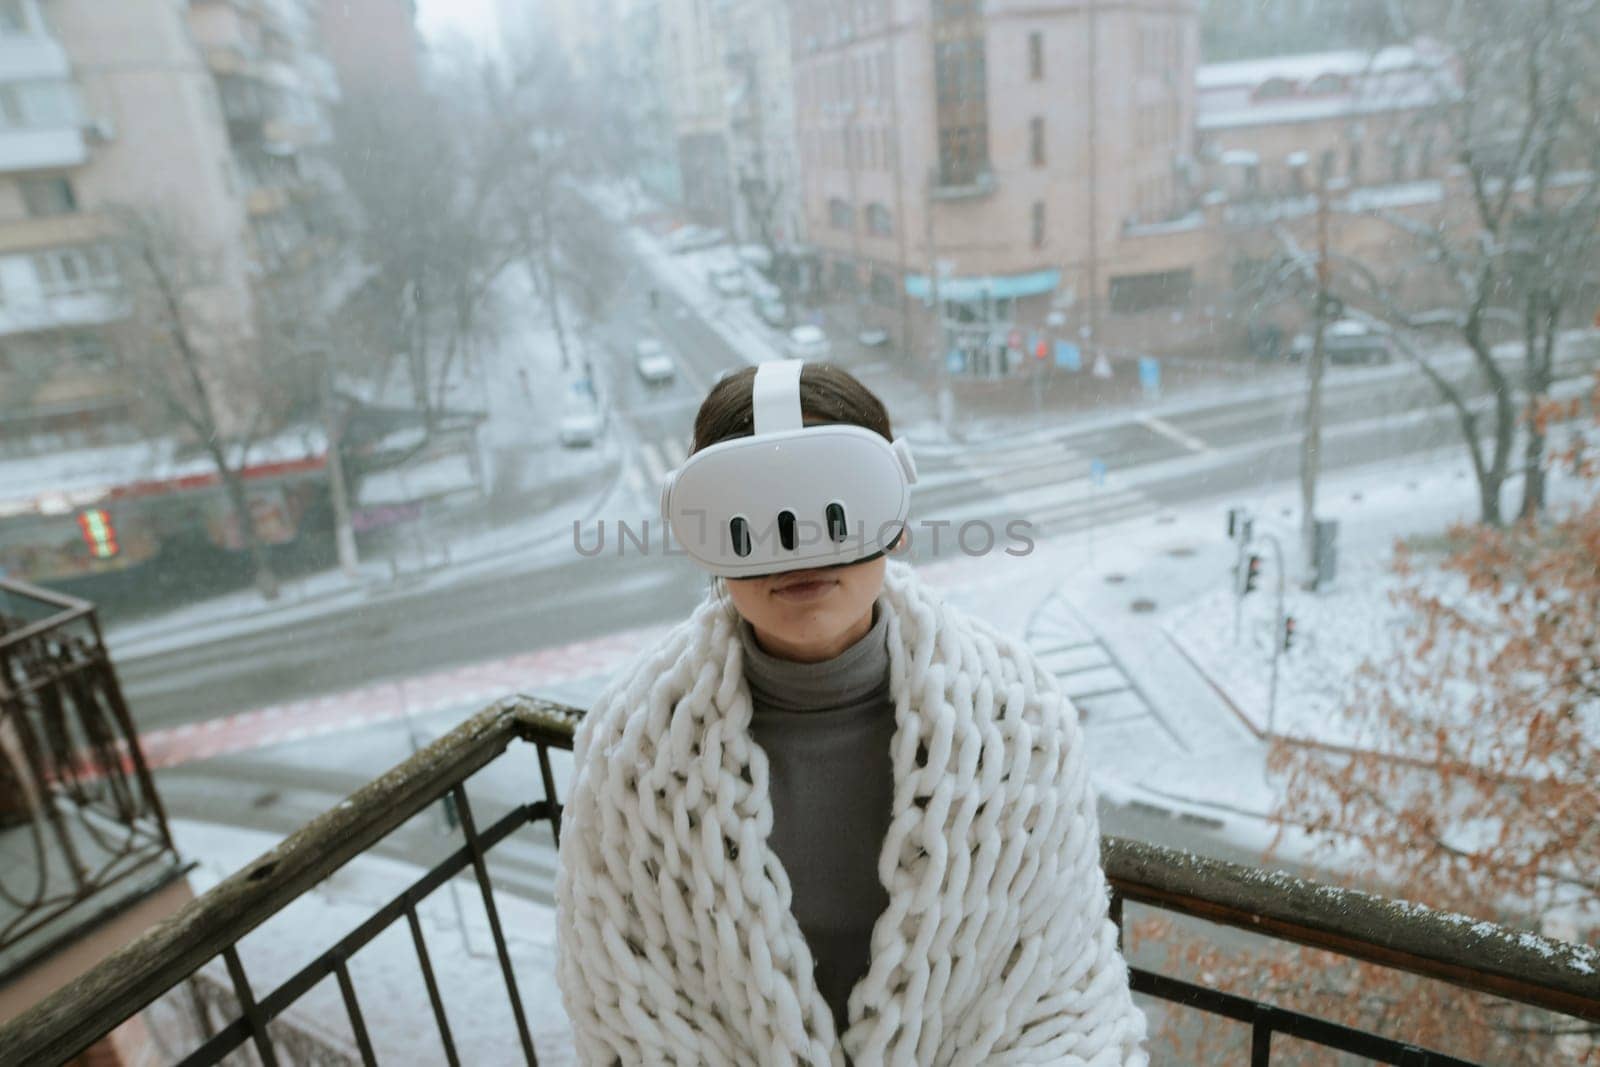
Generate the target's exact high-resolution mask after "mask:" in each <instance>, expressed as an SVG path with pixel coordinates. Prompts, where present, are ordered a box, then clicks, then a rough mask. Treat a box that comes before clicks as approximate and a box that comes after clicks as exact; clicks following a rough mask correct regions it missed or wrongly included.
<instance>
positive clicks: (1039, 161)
mask: <svg viewBox="0 0 1600 1067" xmlns="http://www.w3.org/2000/svg"><path fill="white" fill-rule="evenodd" d="M1028 158H1029V159H1031V160H1032V161H1033V165H1034V166H1036V167H1042V166H1044V119H1043V118H1042V117H1040V116H1038V115H1035V116H1034V117H1033V118H1031V119H1029V120H1028Z"/></svg>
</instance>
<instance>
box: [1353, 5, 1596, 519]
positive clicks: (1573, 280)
mask: <svg viewBox="0 0 1600 1067" xmlns="http://www.w3.org/2000/svg"><path fill="white" fill-rule="evenodd" d="M1386 12H1387V14H1388V17H1389V18H1390V20H1391V23H1392V25H1393V27H1394V36H1396V37H1399V38H1402V39H1407V40H1410V39H1415V38H1418V37H1420V36H1421V35H1423V34H1427V35H1428V36H1429V37H1431V38H1432V39H1433V40H1434V42H1435V44H1436V47H1434V48H1433V49H1432V51H1433V52H1434V53H1435V54H1436V55H1437V56H1438V59H1437V61H1436V62H1435V63H1434V64H1433V66H1432V78H1431V82H1432V92H1431V94H1430V96H1431V100H1430V102H1429V103H1428V105H1427V106H1425V107H1423V108H1421V109H1419V110H1418V112H1417V117H1416V122H1417V126H1418V130H1419V136H1422V133H1421V131H1424V130H1425V131H1427V133H1426V136H1428V137H1429V138H1434V137H1438V138H1442V141H1440V142H1438V143H1436V145H1435V147H1436V150H1437V151H1439V152H1440V153H1441V154H1442V155H1444V156H1445V157H1446V158H1447V159H1448V160H1449V161H1450V168H1449V172H1448V174H1447V177H1446V179H1445V195H1444V197H1443V199H1442V200H1441V204H1440V207H1439V209H1438V210H1437V211H1436V212H1435V213H1434V214H1433V215H1432V216H1431V217H1422V216H1419V215H1418V214H1416V213H1406V212H1401V211H1394V210H1386V209H1381V208H1379V209H1372V213H1373V214H1376V215H1377V216H1378V217H1380V218H1382V219H1384V220H1386V221H1387V222H1388V223H1389V224H1391V225H1392V227H1393V229H1394V232H1395V238H1396V239H1395V241H1394V242H1393V243H1392V244H1391V246H1390V247H1389V248H1388V249H1386V250H1385V252H1384V254H1383V256H1382V259H1381V261H1377V260H1373V261H1369V262H1355V261H1350V262H1346V263H1343V264H1341V274H1344V275H1346V276H1348V277H1349V278H1350V279H1351V291H1352V293H1353V295H1354V297H1355V303H1356V304H1357V305H1358V306H1359V308H1360V309H1361V310H1362V311H1363V312H1365V313H1367V314H1370V315H1373V316H1375V317H1377V318H1378V319H1380V320H1382V321H1383V322H1384V323H1386V324H1388V325H1389V326H1390V327H1391V328H1393V329H1394V330H1395V331H1396V338H1397V340H1398V341H1399V342H1400V344H1401V345H1402V347H1403V348H1405V349H1406V350H1407V351H1408V353H1409V354H1410V355H1411V357H1412V359H1413V360H1414V361H1415V362H1416V363H1417V364H1418V366H1419V368H1420V369H1421V370H1422V372H1423V373H1424V374H1425V375H1426V376H1427V377H1428V379H1429V380H1430V381H1431V382H1432V383H1433V384H1434V385H1435V387H1436V388H1437V389H1438V391H1439V393H1440V394H1441V396H1443V397H1444V399H1445V400H1446V401H1447V402H1448V403H1449V404H1450V405H1451V406H1452V408H1453V409H1454V411H1455V414H1456V418H1457V421H1458V423H1459V425H1460V428H1461V432H1462V435H1463V437H1464V438H1465V441H1466V444H1467V446H1468V451H1469V454H1470V457H1471V460H1472V464H1473V469H1474V471H1475V473H1476V475H1477V480H1478V486H1479V493H1480V509H1481V517H1482V521H1484V522H1485V523H1489V524H1493V525H1499V524H1500V523H1501V522H1502V521H1503V518H1502V514H1501V502H1500V497H1501V490H1502V487H1503V486H1504V484H1505V482H1506V481H1507V480H1508V479H1509V478H1510V477H1512V475H1513V474H1515V473H1521V474H1522V475H1523V476H1524V479H1525V480H1524V488H1523V497H1522V503H1521V507H1520V509H1519V514H1520V515H1521V516H1524V517H1526V516H1530V515H1536V514H1538V512H1539V511H1540V509H1541V508H1542V507H1543V504H1544V482H1545V478H1544V472H1545V464H1546V462H1547V456H1546V454H1545V452H1546V449H1545V434H1544V432H1543V426H1542V424H1541V423H1540V422H1539V421H1538V420H1537V419H1535V418H1534V417H1533V416H1534V413H1535V412H1536V411H1538V410H1539V409H1540V407H1541V405H1542V404H1543V403H1544V401H1545V400H1546V399H1547V398H1548V396H1549V393H1550V387H1551V384H1552V380H1553V368H1554V359H1555V354H1556V346H1557V342H1558V338H1559V336H1560V334H1561V332H1562V330H1564V329H1566V328H1568V327H1570V326H1572V325H1574V324H1578V323H1587V322H1588V319H1589V316H1590V314H1592V312H1593V297H1594V294H1595V293H1596V291H1597V283H1600V14H1597V9H1596V7H1595V4H1594V3H1593V0H1530V2H1526V3H1515V4H1498V3H1485V2H1482V0H1419V2H1417V3H1407V4H1398V3H1391V4H1389V5H1387V7H1386ZM1402 280H1403V282H1404V284H1402ZM1418 293H1426V294H1427V295H1428V297H1430V298H1434V297H1436V298H1437V299H1430V301H1429V302H1428V303H1427V304H1425V305H1419V303H1418V301H1417V299H1416V297H1415V294H1418ZM1423 338H1431V339H1433V340H1444V341H1449V342H1451V343H1454V344H1457V345H1463V346H1465V347H1466V348H1467V349H1469V350H1470V351H1471V353H1472V356H1473V361H1474V366H1475V369H1476V372H1477V373H1478V375H1479V376H1480V377H1481V379H1482V382H1483V385H1484V387H1485V389H1486V390H1487V392H1488V394H1489V397H1490V401H1491V403H1490V406H1489V409H1488V410H1487V411H1483V410H1479V408H1478V407H1477V406H1476V405H1475V404H1474V403H1473V402H1472V401H1471V399H1470V398H1469V397H1468V396H1467V395H1465V393H1464V392H1463V391H1462V390H1461V389H1459V388H1457V386H1456V385H1454V384H1453V383H1452V382H1451V381H1450V380H1449V379H1448V378H1447V377H1446V376H1445V375H1443V374H1440V373H1438V372H1437V371H1436V370H1435V369H1434V368H1433V367H1432V366H1431V365H1430V364H1429V362H1428V360H1427V359H1426V358H1424V357H1422V356H1421V355H1420V354H1418V351H1417V347H1416V344H1415V342H1417V341H1418V340H1420V339H1423ZM1503 343H1509V344H1511V345H1514V346H1516V347H1517V348H1518V349H1519V350H1520V351H1519V355H1518V357H1517V358H1516V359H1515V361H1514V362H1513V363H1512V364H1511V365H1510V366H1508V365H1507V362H1506V361H1505V360H1503V359H1501V360H1497V359H1496V358H1495V354H1494V349H1495V348H1496V346H1497V345H1499V344H1503ZM1519 429H1520V431H1521V433H1522V434H1523V448H1522V456H1521V460H1520V463H1519V464H1517V465H1516V468H1515V469H1514V463H1516V461H1515V460H1514V459H1513V455H1512V453H1513V450H1514V449H1515V446H1516V439H1517V435H1518V432H1519Z"/></svg>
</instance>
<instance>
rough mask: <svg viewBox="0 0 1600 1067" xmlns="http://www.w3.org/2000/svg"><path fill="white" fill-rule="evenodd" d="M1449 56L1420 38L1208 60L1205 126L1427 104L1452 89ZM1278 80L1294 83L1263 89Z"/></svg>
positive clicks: (1202, 94) (1202, 106) (1202, 100)
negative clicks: (1327, 81) (1362, 47)
mask: <svg viewBox="0 0 1600 1067" xmlns="http://www.w3.org/2000/svg"><path fill="white" fill-rule="evenodd" d="M1445 63H1446V57H1445V55H1444V53H1443V52H1441V51H1440V50H1438V49H1437V48H1433V47H1429V46H1426V45H1418V46H1396V47H1392V48H1385V49H1382V50H1380V51H1378V52H1363V51H1359V50H1347V51H1339V52H1314V53H1310V54H1306V55H1291V56H1271V57H1268V58H1266V59H1251V60H1245V61H1242V62H1238V63H1213V64H1208V65H1206V66H1202V67H1201V68H1200V69H1199V70H1198V71H1197V72H1196V75H1195V82H1196V85H1197V86H1198V88H1199V94H1198V99H1197V105H1198V116H1197V121H1198V124H1199V126H1200V128H1201V129H1222V128H1228V127H1234V126H1253V125H1263V124H1271V123H1279V122H1305V121H1310V120H1315V119H1322V118H1334V117H1338V116H1340V115H1352V114H1370V113H1374V112H1381V111H1396V110H1406V109H1410V108H1419V107H1424V106H1427V105H1428V104H1432V103H1436V102H1437V101H1439V100H1440V98H1441V97H1442V96H1443V95H1445V94H1446V93H1448V92H1449V91H1450V86H1451V75H1449V74H1447V73H1445V71H1446V67H1445ZM1328 76H1332V77H1333V78H1335V79H1337V81H1336V82H1335V83H1333V84H1334V87H1333V88H1331V89H1329V88H1326V87H1320V86H1319V88H1318V90H1317V91H1316V92H1312V91H1310V87H1311V86H1312V84H1313V83H1315V82H1317V81H1318V80H1319V79H1323V78H1325V77H1328ZM1274 81H1280V82H1286V83H1288V88H1289V91H1288V92H1287V93H1286V94H1282V95H1280V94H1273V95H1271V96H1268V97H1265V98H1262V97H1258V91H1259V90H1260V89H1261V87H1262V86H1264V85H1266V84H1267V83H1269V82H1274Z"/></svg>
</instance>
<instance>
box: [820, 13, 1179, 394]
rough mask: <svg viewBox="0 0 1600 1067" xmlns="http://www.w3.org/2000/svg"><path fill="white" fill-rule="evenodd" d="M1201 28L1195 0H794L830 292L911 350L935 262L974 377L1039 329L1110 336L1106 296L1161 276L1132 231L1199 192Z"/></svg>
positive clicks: (1005, 362)
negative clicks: (803, 0)
mask: <svg viewBox="0 0 1600 1067" xmlns="http://www.w3.org/2000/svg"><path fill="white" fill-rule="evenodd" d="M1197 38H1198V25H1197V20H1196V14H1195V5H1194V3H1193V0H1165V2H1155V3H1144V2H1131V0H1128V2H1123V0H1098V2H1090V0H1054V2H1049V3H1043V4H1039V3H1022V2H1020V0H993V2H990V3H987V4H980V3H978V2H976V0H941V2H939V3H934V4H931V5H930V4H922V3H914V2H912V0H874V2H869V3H866V4H863V5H851V6H849V7H848V8H843V9H833V10H829V9H828V8H824V7H822V6H820V5H818V6H816V7H811V6H805V7H796V9H795V25H794V29H793V40H794V57H795V78H796V89H797V99H798V104H797V116H798V126H799V139H800V149H801V158H802V167H803V171H804V175H805V178H804V189H805V211H806V219H807V228H808V233H809V235H810V239H811V242H812V244H813V245H814V246H815V247H816V249H817V251H818V254H819V256H820V257H821V259H822V261H823V263H822V266H823V278H824V284H825V287H826V288H827V289H828V290H830V291H831V292H832V293H834V294H836V295H842V296H850V295H851V294H855V301H854V302H855V303H856V305H857V307H856V311H857V313H858V315H859V318H860V319H861V320H863V321H864V322H866V323H872V324H878V325H884V326H887V327H890V328H892V329H894V330H896V331H897V332H898V333H899V334H900V335H901V336H902V338H903V339H904V341H905V343H906V345H907V346H908V347H909V348H911V349H921V348H924V347H926V346H928V345H931V344H932V339H931V337H930V335H929V332H928V331H929V328H930V319H929V316H928V314H927V311H926V310H925V309H926V307H928V306H931V301H932V289H933V285H932V284H931V283H930V275H933V276H936V281H937V287H938V290H939V298H940V301H941V303H942V304H943V306H944V312H945V316H946V319H947V322H948V327H949V331H950V347H951V349H952V352H951V353H947V358H949V359H951V360H952V361H953V364H952V365H954V366H956V367H957V369H958V371H959V372H963V373H967V374H973V375H979V376H990V375H998V374H1003V373H1006V371H1007V370H1008V369H1009V368H1010V367H1011V366H1014V365H1015V364H1016V363H1017V362H1018V361H1019V360H1020V358H1021V352H1020V349H1021V347H1023V345H1022V343H1020V342H1022V341H1023V340H1024V339H1025V338H1024V335H1025V334H1026V333H1028V332H1032V331H1035V330H1038V329H1042V328H1044V327H1046V326H1047V325H1048V326H1050V327H1051V328H1052V329H1054V330H1055V331H1056V332H1057V333H1058V334H1060V335H1064V336H1070V337H1072V338H1073V339H1074V340H1079V341H1084V340H1095V339H1101V340H1103V337H1102V336H1101V332H1102V330H1103V328H1104V324H1105V320H1106V319H1107V318H1108V317H1109V316H1110V314H1111V312H1110V306H1111V305H1112V304H1113V303H1115V304H1117V305H1118V306H1130V305H1131V304H1134V303H1137V302H1138V299H1139V297H1140V295H1141V294H1142V293H1143V292H1144V291H1145V290H1146V289H1150V288H1156V289H1159V288H1161V287H1162V286H1165V285H1168V284H1171V279H1170V278H1168V277H1167V274H1168V273H1169V271H1170V270H1171V269H1172V267H1173V266H1174V264H1169V263H1168V262H1166V259H1165V258H1164V257H1163V256H1161V255H1159V254H1152V250H1151V249H1149V248H1146V247H1143V246H1142V245H1141V244H1139V243H1137V242H1135V243H1134V244H1133V245H1131V246H1130V245H1129V244H1128V243H1127V242H1126V241H1125V240H1124V239H1123V234H1124V229H1125V227H1127V226H1130V225H1134V224H1140V223H1144V224H1151V223H1154V224H1159V223H1163V222H1166V221H1168V220H1170V219H1173V218H1175V217H1178V216H1180V215H1181V214H1183V213H1184V212H1185V211H1186V210H1187V208H1188V206H1189V204H1190V202H1191V200H1192V197H1193V188H1192V185H1191V183H1192V180H1193V164H1192V160H1193V158H1194V148H1193V138H1194V132H1193V131H1194V108H1195V93H1194V69H1195V65H1196V60H1197V51H1198V40H1197ZM1013 341H1017V342H1019V343H1017V344H1015V345H1013V344H1011V342H1013Z"/></svg>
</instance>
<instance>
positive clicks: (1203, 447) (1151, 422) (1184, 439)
mask: <svg viewBox="0 0 1600 1067" xmlns="http://www.w3.org/2000/svg"><path fill="white" fill-rule="evenodd" d="M1139 421H1140V422H1141V423H1142V424H1143V425H1145V426H1147V427H1149V428H1150V429H1151V430H1154V431H1155V432H1156V433H1158V434H1160V435H1161V436H1162V437H1165V438H1167V439H1168V440H1171V441H1176V442H1177V443H1178V444H1180V445H1182V446H1183V447H1184V448H1187V449H1188V450H1189V451H1191V452H1210V451H1212V448H1211V446H1210V445H1208V444H1206V443H1205V442H1204V441H1202V440H1200V438H1198V437H1196V436H1194V435H1193V434H1188V433H1184V432H1183V431H1182V430H1180V429H1178V428H1177V427H1176V426H1174V425H1172V423H1170V422H1168V421H1167V420H1165V419H1158V418H1156V417H1155V416H1154V415H1148V414H1147V415H1140V416H1139Z"/></svg>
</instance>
